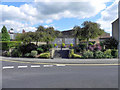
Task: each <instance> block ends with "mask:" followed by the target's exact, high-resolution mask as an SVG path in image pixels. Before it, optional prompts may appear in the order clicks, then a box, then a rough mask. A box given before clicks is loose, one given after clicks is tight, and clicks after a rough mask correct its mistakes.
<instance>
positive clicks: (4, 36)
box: [1, 26, 10, 41]
mask: <svg viewBox="0 0 120 90" xmlns="http://www.w3.org/2000/svg"><path fill="white" fill-rule="evenodd" d="M1 33H2V37H1V40H2V41H10V35H9V34H8V31H7V28H6V27H5V26H3V28H2V30H1Z"/></svg>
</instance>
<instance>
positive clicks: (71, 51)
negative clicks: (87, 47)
mask: <svg viewBox="0 0 120 90" xmlns="http://www.w3.org/2000/svg"><path fill="white" fill-rule="evenodd" d="M73 54H74V49H71V50H70V52H69V58H72V55H73Z"/></svg>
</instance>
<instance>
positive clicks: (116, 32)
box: [112, 19, 119, 41]
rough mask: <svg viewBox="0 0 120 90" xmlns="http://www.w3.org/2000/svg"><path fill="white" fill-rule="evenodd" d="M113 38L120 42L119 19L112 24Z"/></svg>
mask: <svg viewBox="0 0 120 90" xmlns="http://www.w3.org/2000/svg"><path fill="white" fill-rule="evenodd" d="M112 37H113V38H115V39H116V40H117V41H118V40H119V19H117V20H115V21H114V22H113V23H112Z"/></svg>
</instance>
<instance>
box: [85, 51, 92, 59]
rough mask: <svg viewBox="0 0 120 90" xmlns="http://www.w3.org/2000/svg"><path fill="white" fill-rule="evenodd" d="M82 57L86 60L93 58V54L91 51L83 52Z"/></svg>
mask: <svg viewBox="0 0 120 90" xmlns="http://www.w3.org/2000/svg"><path fill="white" fill-rule="evenodd" d="M83 57H84V58H86V59H88V58H93V57H94V54H93V52H92V51H89V50H88V51H85V52H84V53H83Z"/></svg>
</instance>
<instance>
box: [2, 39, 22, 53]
mask: <svg viewBox="0 0 120 90" xmlns="http://www.w3.org/2000/svg"><path fill="white" fill-rule="evenodd" d="M0 45H2V50H7V51H8V50H9V48H12V47H17V46H19V45H21V42H20V41H0Z"/></svg>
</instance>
